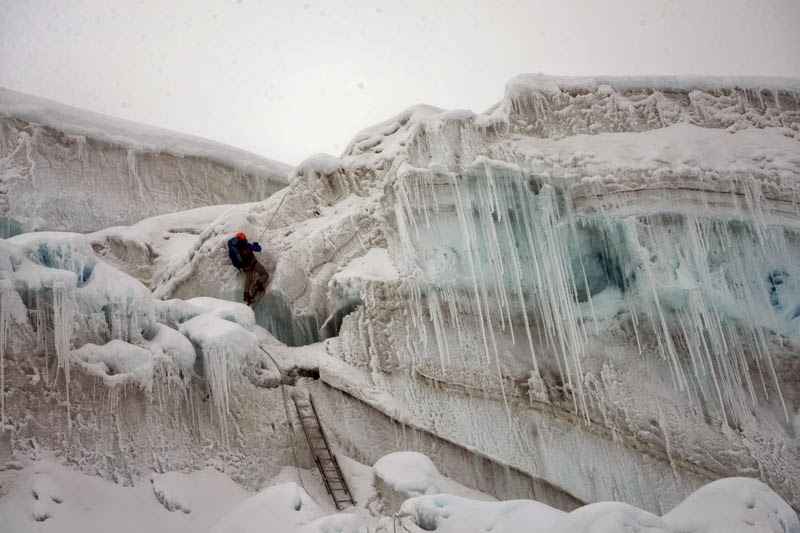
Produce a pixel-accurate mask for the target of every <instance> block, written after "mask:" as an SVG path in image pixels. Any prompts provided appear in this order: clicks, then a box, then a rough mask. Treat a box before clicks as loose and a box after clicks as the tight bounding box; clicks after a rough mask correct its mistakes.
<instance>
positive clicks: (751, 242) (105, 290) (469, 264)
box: [0, 76, 800, 531]
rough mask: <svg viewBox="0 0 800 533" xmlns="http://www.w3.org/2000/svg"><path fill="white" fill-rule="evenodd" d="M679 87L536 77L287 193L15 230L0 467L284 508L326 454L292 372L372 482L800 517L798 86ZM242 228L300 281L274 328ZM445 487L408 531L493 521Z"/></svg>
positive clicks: (621, 517)
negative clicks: (193, 475) (702, 500)
mask: <svg viewBox="0 0 800 533" xmlns="http://www.w3.org/2000/svg"><path fill="white" fill-rule="evenodd" d="M662 82H663V80H661V81H659V80H630V79H621V80H613V79H605V80H590V79H581V80H563V79H553V78H544V77H537V76H533V77H531V76H523V77H520V78H516V79H515V80H512V81H511V82H510V83H509V85H508V87H507V91H506V96H505V97H504V99H503V100H502V101H501V102H499V103H498V105H496V106H494V107H492V108H491V109H489V110H488V111H487V112H486V113H483V114H475V113H472V112H470V111H443V110H439V109H435V108H431V107H427V106H417V107H414V108H410V109H409V110H407V111H405V112H403V113H401V114H399V115H398V116H396V117H394V118H392V119H390V120H388V121H386V122H385V123H382V124H379V125H376V126H374V127H372V128H369V129H367V130H365V131H364V132H362V133H360V134H359V135H358V136H356V138H355V139H354V140H353V142H352V143H351V144H350V146H349V147H348V149H347V150H346V151H345V154H344V155H343V157H342V158H335V157H333V156H328V155H316V156H312V157H310V158H309V159H307V160H306V161H304V162H303V163H301V164H300V165H299V166H298V167H297V168H295V169H294V170H293V171H292V175H291V179H290V184H289V185H288V187H285V188H284V189H282V190H281V191H278V192H277V193H276V194H273V195H272V196H270V197H269V198H266V199H265V200H263V201H258V202H252V203H248V204H239V205H230V204H228V205H221V206H209V207H203V208H199V209H193V210H189V211H185V212H180V213H171V214H164V215H161V216H158V217H155V218H152V219H147V220H142V221H140V222H137V223H136V224H134V225H132V226H117V227H110V228H106V229H102V230H99V231H97V232H95V233H92V234H88V235H79V234H72V233H56V232H52V233H32V234H23V235H19V236H16V237H14V238H11V239H7V240H5V241H0V254H1V255H0V259H2V263H0V265H1V266H0V276H2V277H0V280H2V285H1V286H0V287H1V288H2V293H1V294H2V298H3V300H2V301H3V306H2V313H0V332H2V335H0V337H2V341H1V342H0V349H2V350H3V353H2V354H0V355H1V356H0V360H2V361H3V364H2V368H3V373H2V376H3V382H4V390H5V391H7V392H6V394H4V396H3V398H4V402H3V413H2V414H3V417H2V418H3V421H4V422H3V424H4V428H8V430H7V431H4V432H3V435H4V436H3V438H4V439H5V440H4V441H3V447H0V454H3V455H4V456H5V460H6V461H11V462H13V461H19V462H22V463H23V464H27V462H29V461H31V459H32V458H33V457H36V454H37V453H38V452H37V450H38V449H46V450H59V452H58V453H59V457H58V458H59V461H62V462H65V463H68V464H73V465H76V466H78V467H79V468H80V469H81V470H82V471H84V472H86V473H89V474H96V475H102V476H104V477H107V478H110V479H115V480H117V481H119V482H122V483H128V484H131V483H135V482H136V481H137V480H140V479H141V478H142V477H143V476H145V475H147V473H148V472H150V471H151V470H154V469H155V470H157V471H175V470H182V469H192V468H198V467H200V466H207V465H211V466H215V467H217V468H218V469H220V470H222V471H223V472H225V473H227V474H229V475H230V476H231V477H232V478H233V479H235V480H236V481H237V482H239V483H241V484H243V485H244V486H245V487H246V488H247V489H249V490H253V491H256V490H261V489H262V488H265V487H266V486H267V484H268V482H269V480H270V479H273V478H274V476H275V475H277V473H278V472H280V470H281V468H282V467H283V466H284V465H288V464H296V463H300V466H302V467H310V466H311V464H313V463H312V460H311V457H310V455H309V454H308V452H306V451H302V450H301V451H299V452H298V446H296V444H297V443H298V442H302V440H301V439H302V433H300V432H299V428H298V427H297V426H296V425H294V424H292V423H291V422H289V421H288V420H287V418H286V407H287V405H286V404H285V403H284V402H285V397H284V396H283V392H284V391H283V389H282V387H279V386H278V385H279V384H285V385H288V384H290V383H291V384H294V385H295V386H303V387H306V388H308V389H309V390H312V392H313V393H314V395H315V398H316V399H317V401H318V405H319V409H320V413H321V415H322V416H323V418H324V420H325V421H326V430H328V429H329V432H330V433H329V435H330V438H331V440H332V442H333V443H334V444H335V446H336V447H337V448H338V449H341V450H344V451H345V452H346V453H347V455H349V456H351V457H353V458H354V459H356V460H357V461H360V462H362V463H364V464H375V463H376V462H377V461H378V460H379V459H380V458H381V457H382V456H384V455H386V454H387V453H390V452H395V451H398V450H415V451H420V452H423V453H425V454H426V455H428V456H430V457H431V459H433V460H434V463H435V464H436V465H437V466H439V465H441V464H446V465H447V466H446V471H445V473H446V474H447V475H448V476H452V477H453V478H454V479H456V480H457V481H462V482H465V483H467V482H469V484H470V485H473V486H477V487H478V488H484V489H486V490H488V489H490V488H491V490H492V491H493V492H494V491H496V492H497V493H499V492H500V490H504V489H501V488H499V487H500V485H503V480H502V479H500V476H499V475H498V476H497V478H493V479H492V480H489V479H488V478H489V475H488V472H489V470H486V471H484V470H482V465H485V464H491V465H492V466H491V468H494V469H497V470H491V472H495V471H503V469H504V468H505V471H506V472H507V474H506V476H507V477H506V482H505V485H506V487H505V490H506V491H507V492H504V493H503V497H514V496H513V495H511V494H509V493H512V492H513V491H517V490H520V491H522V490H526V489H524V488H522V485H523V483H522V482H520V483H519V484H518V481H519V480H524V483H527V485H528V486H529V487H530V486H534V485H535V486H536V487H542V489H541V492H539V493H537V495H538V494H540V495H541V497H542V499H543V500H545V502H544V503H549V504H552V505H559V506H560V507H565V508H567V507H569V509H571V508H573V507H574V505H573V504H574V503H575V502H599V501H608V500H614V501H618V502H625V503H626V505H622V504H620V505H616V506H615V505H607V506H601V507H592V506H589V507H586V508H583V509H584V510H579V511H574V512H572V513H569V514H567V516H568V517H569V518H564V517H563V516H562V515H561V514H559V513H558V512H555V511H553V510H552V509H546V510H542V508H541V507H539V506H536V505H528V504H525V505H520V506H515V505H509V504H506V505H505V506H500V507H497V508H494V509H493V510H492V509H489V508H488V507H487V508H486V511H485V512H481V513H478V514H481V515H482V516H490V517H491V516H495V517H498V518H497V520H496V521H492V520H489V522H487V523H486V524H484V525H485V526H486V527H489V526H491V525H492V524H493V523H495V522H498V523H500V522H502V521H503V520H507V521H506V522H502V523H503V525H502V527H506V528H507V529H509V528H513V527H515V525H516V524H519V523H520V522H519V520H523V521H529V520H532V519H533V518H530V517H529V518H524V519H523V518H507V517H508V516H509V515H511V516H512V517H513V516H514V513H517V512H518V513H520V516H529V515H528V514H527V513H529V512H530V513H533V514H537V513H539V512H540V511H541V513H544V514H543V515H542V516H543V518H542V520H545V521H548V520H562V519H563V520H565V522H563V523H564V524H565V525H564V528H566V529H564V530H565V531H571V530H574V528H585V527H589V526H590V525H592V524H594V525H596V526H597V527H598V528H602V527H607V528H610V529H609V530H613V528H614V527H617V528H619V527H621V526H620V525H621V524H622V525H626V524H627V525H630V526H631V527H633V525H637V526H638V527H650V528H651V529H653V530H659V528H660V530H666V531H670V530H675V531H681V530H683V529H685V528H690V527H699V528H700V530H703V529H702V528H708V529H709V530H713V528H714V527H717V526H716V524H725V522H724V520H723V515H724V516H726V517H730V518H731V519H732V520H739V519H741V520H740V522H737V524H738V523H744V524H747V523H748V522H753V518H752V517H751V516H750V515H749V514H748V513H750V514H752V515H753V516H755V515H758V517H759V518H758V520H759V522H758V523H759V524H761V523H764V524H772V525H765V526H764V528H765V530H769V529H766V528H773V526H774V528H779V527H781V526H780V523H779V521H773V522H770V521H772V520H778V519H775V518H774V516H777V515H776V513H775V512H774V511H775V509H778V508H779V507H780V508H781V509H784V508H783V507H781V504H778V503H774V502H775V501H779V499H776V500H773V499H772V498H773V496H769V497H768V498H767V499H768V500H769V501H770V502H772V503H769V504H767V503H764V502H765V501H766V500H765V501H762V500H759V499H758V498H757V497H755V496H753V498H754V499H753V498H750V497H749V495H752V494H754V493H760V492H761V491H762V489H761V488H758V487H763V485H760V484H759V485H747V483H748V482H742V483H743V484H741V485H738V486H737V488H736V489H734V490H733V494H734V495H735V496H736V498H734V497H725V496H719V494H726V490H727V489H726V488H725V486H724V484H723V485H714V487H717V488H719V487H722V488H720V489H719V490H717V489H716V488H715V489H712V490H711V493H713V494H714V496H713V497H711V499H712V500H715V501H717V500H724V501H725V502H726V504H728V503H729V504H730V505H731V506H733V507H735V508H736V509H737V510H736V511H735V512H734V511H731V510H726V509H723V510H721V511H715V512H714V513H713V514H714V516H713V517H712V518H711V519H710V522H709V523H708V524H706V523H703V524H700V525H696V524H699V523H696V524H695V525H692V520H695V519H696V518H697V516H696V514H697V513H696V511H686V514H685V515H682V514H681V513H678V514H676V515H672V516H673V517H676V518H675V520H676V521H675V522H671V521H670V520H668V518H669V517H670V514H671V513H669V511H670V509H672V508H674V507H675V506H677V505H678V504H679V503H680V502H682V501H684V500H685V499H686V498H687V497H688V496H689V495H690V494H692V493H693V492H694V491H696V490H697V489H700V487H703V486H705V485H707V484H708V483H710V482H712V481H714V480H717V479H720V478H727V477H749V478H756V479H759V480H760V481H761V482H763V483H764V484H766V485H767V486H769V489H765V490H772V491H774V492H775V493H777V495H778V496H779V497H780V498H783V500H785V502H786V503H788V505H790V506H792V507H793V508H794V509H795V510H797V509H798V508H800V501H799V500H798V494H800V486H799V485H798V479H800V470H798V468H800V463H798V461H797V460H796V458H797V457H798V456H800V439H798V435H800V385H799V383H800V381H799V379H800V378H798V376H800V371H799V370H798V369H799V368H800V366H798V365H800V363H799V362H798V361H800V338H798V336H797V332H798V331H800V327H798V326H800V313H798V309H800V285H799V284H798V279H800V209H799V208H798V184H800V179H798V178H800V148H799V146H800V126H798V124H800V104H799V103H798V102H800V98H798V84H797V83H796V82H793V81H782V82H780V84H778V85H775V86H773V87H768V88H763V89H762V88H761V87H759V86H758V83H760V82H758V80H750V81H748V82H747V83H744V84H741V83H740V82H738V81H737V82H734V85H733V86H731V85H728V84H727V82H726V81H714V80H710V81H709V80H706V81H704V82H703V83H698V84H697V85H696V86H695V85H693V84H694V83H695V82H696V80H694V81H692V80H677V81H676V80H671V81H670V82H669V83H666V82H664V83H665V85H663V86H662V85H659V83H662ZM145 190H148V189H147V186H146V184H145ZM240 230H241V231H245V232H246V233H247V234H248V235H249V236H251V238H253V239H254V240H260V242H261V243H262V246H263V247H264V250H265V251H264V252H263V253H261V254H260V259H261V260H262V261H263V262H264V263H265V264H266V266H267V268H268V270H269V271H270V273H271V278H272V282H271V285H270V290H269V294H268V295H267V297H265V298H264V300H262V302H261V303H260V304H259V306H258V307H257V309H256V310H255V313H253V312H252V311H251V310H249V309H247V308H245V307H244V306H242V305H240V304H238V303H236V302H237V301H238V296H239V294H238V293H240V291H241V289H240V283H241V280H240V278H239V276H238V275H237V273H236V271H234V270H233V269H232V268H231V267H230V266H229V264H228V260H227V257H226V253H225V247H224V243H225V241H226V240H227V238H229V236H230V235H231V234H233V233H235V232H237V231H240ZM253 236H255V237H253ZM287 345H289V346H287ZM292 346H296V347H292ZM303 375H305V376H314V377H316V376H319V378H320V379H319V380H316V381H315V380H304V379H299V380H298V377H299V376H303ZM44 428H48V429H47V430H45V429H44ZM373 435H380V437H379V438H373ZM6 443H7V444H6ZM87 443H91V445H90V444H87ZM296 454H297V455H296ZM444 455H447V456H448V457H443V456H444ZM479 465H480V466H481V468H479ZM439 468H443V467H442V466H439ZM422 470H423V472H422V473H423V474H424V472H425V471H427V472H428V473H430V470H429V469H427V470H425V469H422ZM428 477H430V476H428ZM384 478H385V476H384ZM498 480H499V481H498ZM733 483H737V482H733ZM754 487H756V488H754ZM536 490H538V488H537V489H536ZM270 494H271V495H269V496H267V495H265V496H263V497H264V499H265V501H266V500H269V501H274V502H277V503H276V505H278V504H280V505H283V506H285V505H288V504H287V502H290V503H291V502H297V501H298V498H299V499H300V500H304V498H305V496H303V495H302V494H301V493H300V492H298V491H297V489H296V488H292V487H284V488H283V489H276V492H275V493H274V494H273V493H270ZM298 494H299V496H298ZM770 494H771V493H770ZM527 495H528V494H527V493H525V494H521V495H518V496H516V497H518V498H519V497H526V496H527ZM428 496H430V495H428ZM740 496H741V499H738V498H739V497H740ZM273 497H274V498H273ZM421 498H423V499H421V500H416V501H415V500H406V503H405V504H404V505H406V506H407V507H406V511H405V512H406V515H404V516H403V517H396V519H397V520H400V519H401V518H402V520H404V521H405V523H406V524H407V526H408V528H409V529H410V530H412V531H414V529H413V527H418V528H419V527H422V528H423V529H424V528H425V527H431V524H433V523H435V524H436V527H441V528H444V529H443V530H448V529H447V527H450V526H446V525H445V523H440V522H439V521H440V520H443V519H444V518H446V517H444V515H443V514H437V513H440V512H441V513H445V512H447V513H450V512H452V516H454V517H456V518H458V516H461V517H463V518H461V519H459V520H463V521H464V522H469V523H472V522H473V519H472V518H471V516H473V515H471V514H470V512H471V511H470V509H472V507H473V506H471V505H470V504H465V503H463V502H461V501H458V500H456V499H447V498H443V499H439V500H436V499H434V500H430V499H425V498H427V496H421ZM547 498H552V499H551V500H547ZM776 498H777V497H776ZM399 499H402V497H400V498H399ZM409 501H411V502H412V503H408V502H409ZM752 502H756V503H755V504H754V506H755V508H757V509H759V510H758V511H754V512H753V513H751V512H750V511H751V510H752V509H753V507H751V506H750V503H752ZM267 503H269V502H267ZM301 503H302V502H301ZM396 503H399V502H396ZM762 503H764V505H763V506H762ZM781 503H783V502H781ZM740 504H742V505H740ZM303 505H305V504H303ZM303 505H301V507H302V506H303ZM630 506H635V508H636V509H635V508H634V507H630ZM701 506H702V505H701ZM733 507H731V509H732V508H733ZM762 507H765V508H768V509H769V510H768V511H767V512H766V514H759V513H761V508H762ZM248 508H249V507H248ZM309 508H312V507H311V504H310V503H309ZM476 508H477V507H476ZM686 508H687V509H691V508H693V507H692V506H691V505H690V506H688V507H686ZM715 508H716V507H715ZM437 509H439V510H441V509H447V511H438V510H437ZM251 510H252V509H251ZM449 510H452V511H449ZM784 510H785V509H784ZM740 511H741V512H740ZM243 512H246V513H249V512H250V511H248V510H247V509H245V511H243ZM783 512H784V511H780V510H779V512H778V513H777V514H778V515H781V516H783V515H782V514H781V513H783ZM378 514H380V513H378ZM311 515H314V516H313V517H312V516H311ZM790 515H791V512H789V516H790ZM500 517H506V518H502V520H501V518H500ZM283 518H286V517H282V519H283ZM321 518H324V517H320V516H318V513H316V512H312V513H311V514H310V515H308V516H305V515H304V520H306V519H308V520H312V519H313V520H316V519H321ZM232 520H233V522H231V523H236V524H240V522H238V519H235V518H234V519H232ZM249 520H250V519H247V520H245V521H244V526H242V527H246V526H247V524H249V523H250V521H249ZM336 520H342V521H343V522H342V524H341V527H342V528H353V527H356V522H354V521H353V518H349V517H347V516H343V517H340V518H338V519H336ZM459 520H454V521H453V522H452V523H453V524H454V525H453V526H452V527H463V526H460V525H458V524H461V523H462V522H461V521H459ZM781 520H783V525H784V526H786V525H787V524H789V523H790V522H787V520H789V519H786V518H781ZM776 524H777V525H776ZM384 525H385V527H386V528H387V529H388V527H389V523H386V524H384ZM392 525H393V524H392ZM236 527H239V526H236ZM320 527H321V526H320ZM326 527H327V526H326ZM330 527H339V526H334V525H332V524H331V525H330ZM481 527H483V526H481ZM498 527H499V526H498ZM726 527H727V526H726ZM736 527H738V525H737V526H736ZM792 527H793V526H792ZM570 528H572V529H570ZM682 528H683V529H682ZM509 530H513V529H509ZM598 530H602V529H598ZM775 530H777V531H780V529H775ZM787 530H792V529H791V527H790V528H789V529H787Z"/></svg>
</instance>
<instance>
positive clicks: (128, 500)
mask: <svg viewBox="0 0 800 533" xmlns="http://www.w3.org/2000/svg"><path fill="white" fill-rule="evenodd" d="M0 474H3V473H0ZM15 478H16V481H14V482H13V483H11V484H8V483H7V482H6V483H3V486H4V487H5V488H6V492H5V493H4V495H3V497H2V498H0V517H2V523H3V530H4V531H9V532H11V531H13V532H14V533H28V532H31V533H32V532H34V531H36V532H41V531H52V532H56V531H57V532H61V533H78V532H80V531H111V530H113V531H118V532H120V533H140V532H141V531H153V532H160V531H164V532H166V531H172V532H176V533H178V532H187V533H189V532H196V531H204V530H207V529H208V527H209V524H212V523H214V522H215V521H217V520H218V519H219V518H220V517H222V516H223V515H224V514H225V513H227V512H228V511H230V510H231V509H232V508H234V507H235V506H236V505H237V504H238V503H239V502H241V501H242V500H244V499H245V498H246V497H247V495H248V493H247V492H246V491H244V490H242V489H241V488H240V487H239V486H238V485H236V484H235V483H233V482H232V481H231V480H230V479H229V478H228V477H227V476H225V475H224V474H221V473H220V472H217V471H216V470H214V469H211V468H206V469H203V470H198V471H195V472H192V473H190V474H183V473H179V472H169V473H166V474H154V475H153V477H152V480H142V481H141V482H140V483H137V484H136V485H134V486H127V487H125V486H121V485H118V484H116V483H113V482H110V481H106V480H103V479H100V478H97V477H92V476H86V475H83V474H81V473H79V472H76V471H74V470H71V469H68V468H65V467H64V466H61V465H58V464H56V463H54V462H52V461H50V460H42V461H39V462H37V463H34V464H32V465H30V466H28V467H26V468H24V469H22V470H20V471H18V472H15ZM174 502H181V503H180V505H181V506H182V507H181V509H178V508H177V507H175V504H174ZM169 507H173V509H170V508H169ZM187 511H188V512H187Z"/></svg>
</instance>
